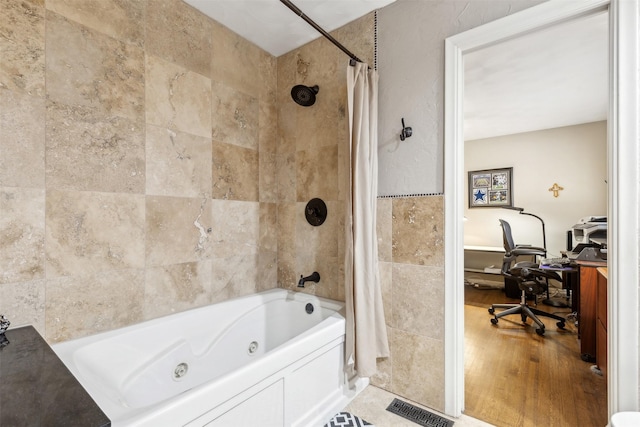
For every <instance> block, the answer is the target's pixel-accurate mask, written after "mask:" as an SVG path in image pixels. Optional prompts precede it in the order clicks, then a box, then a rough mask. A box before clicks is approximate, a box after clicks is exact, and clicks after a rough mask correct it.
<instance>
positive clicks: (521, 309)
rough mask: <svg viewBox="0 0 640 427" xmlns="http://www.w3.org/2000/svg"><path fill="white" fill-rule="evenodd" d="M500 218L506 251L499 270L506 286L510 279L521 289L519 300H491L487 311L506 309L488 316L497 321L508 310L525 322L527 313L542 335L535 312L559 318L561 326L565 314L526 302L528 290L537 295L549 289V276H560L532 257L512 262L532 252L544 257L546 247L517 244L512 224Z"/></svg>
mask: <svg viewBox="0 0 640 427" xmlns="http://www.w3.org/2000/svg"><path fill="white" fill-rule="evenodd" d="M499 221H500V226H501V227H502V242H503V245H504V252H505V254H504V258H503V259H502V268H501V270H500V274H502V276H504V278H505V287H506V286H507V283H508V282H509V281H513V282H515V283H516V284H517V286H518V289H520V303H519V304H493V305H492V306H491V307H490V308H489V313H490V314H494V312H495V309H496V308H504V309H506V310H505V311H503V312H501V313H499V314H497V315H495V316H494V318H493V319H491V323H493V324H494V325H496V324H497V323H498V319H499V318H500V317H503V316H508V315H510V314H520V315H521V318H522V322H523V323H524V322H526V320H527V317H530V318H531V319H533V321H534V322H535V323H536V324H537V325H538V328H537V329H536V333H537V334H538V335H544V323H542V321H540V319H538V317H537V316H536V315H538V316H544V317H550V318H553V319H556V320H558V321H559V322H558V323H557V325H558V327H559V328H560V329H563V328H564V323H565V319H564V318H562V317H560V316H556V315H555V314H550V313H547V312H544V311H540V310H538V309H536V308H533V307H530V306H528V305H527V294H528V295H533V296H534V298H536V297H537V296H538V295H540V294H543V293H544V292H548V290H549V279H555V280H560V281H561V280H562V278H561V277H560V276H559V275H558V273H556V272H555V271H548V270H543V269H540V268H539V266H538V264H537V263H536V262H531V261H521V262H518V263H516V264H515V265H513V266H512V264H513V263H514V262H515V261H516V260H517V258H518V257H519V256H532V257H534V259H535V258H536V257H546V256H547V250H546V249H545V248H541V247H537V246H528V245H516V244H515V243H514V241H513V236H512V235H511V225H509V223H508V222H507V221H505V220H503V219H500V220H499Z"/></svg>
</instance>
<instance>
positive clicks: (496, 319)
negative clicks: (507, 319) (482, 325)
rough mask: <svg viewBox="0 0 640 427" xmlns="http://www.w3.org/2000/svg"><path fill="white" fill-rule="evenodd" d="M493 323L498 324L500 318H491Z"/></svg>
mask: <svg viewBox="0 0 640 427" xmlns="http://www.w3.org/2000/svg"><path fill="white" fill-rule="evenodd" d="M491 324H492V325H497V324H498V318H497V317H494V318H493V319H491Z"/></svg>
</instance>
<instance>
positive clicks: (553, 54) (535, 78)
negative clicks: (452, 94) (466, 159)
mask: <svg viewBox="0 0 640 427" xmlns="http://www.w3.org/2000/svg"><path fill="white" fill-rule="evenodd" d="M608 37H609V36H608V13H607V12H606V11H605V12H602V13H598V14H596V15H590V16H586V17H582V18H578V19H575V20H572V21H569V22H565V23H562V24H559V25H556V26H553V27H550V28H547V29H544V30H540V31H537V32H534V33H530V34H528V35H525V36H522V37H519V38H517V39H513V40H509V41H506V42H503V43H500V44H497V45H495V46H492V47H489V48H485V49H482V50H479V51H477V52H472V53H469V54H466V55H465V56H464V61H465V94H464V99H465V101H464V102H465V104H464V108H465V112H464V117H465V129H464V132H465V140H475V139H481V138H488V137H493V136H500V135H510V134H514V133H521V132H530V131H535V130H541V129H549V128H556V127H562V126H571V125H576V124H581V123H588V122H595V121H601V120H606V119H607V111H608V87H609V86H608V66H609V65H608V64H609V61H608V44H609V43H608Z"/></svg>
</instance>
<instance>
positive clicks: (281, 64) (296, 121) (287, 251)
mask: <svg viewBox="0 0 640 427" xmlns="http://www.w3.org/2000/svg"><path fill="white" fill-rule="evenodd" d="M332 35H333V36H334V37H335V38H336V39H338V40H342V41H343V43H344V44H345V45H346V46H347V47H348V49H349V50H351V51H352V52H353V53H354V54H355V55H357V56H358V57H360V58H362V59H363V60H364V61H365V62H368V63H369V64H373V57H374V49H373V40H374V15H373V13H371V14H369V15H367V16H364V17H363V18H360V19H359V20H357V21H354V22H352V23H350V24H348V25H347V26H345V27H343V28H340V29H338V30H336V31H335V32H333V33H332ZM348 63H349V57H348V56H346V55H345V54H344V53H343V52H342V51H340V50H339V49H338V48H336V47H335V46H334V45H333V44H331V43H330V42H328V41H327V40H326V39H324V38H320V39H317V40H315V41H313V42H311V43H308V44H307V45H305V46H302V47H301V48H299V49H296V50H294V51H291V52H289V53H287V54H285V55H283V56H281V57H279V58H278V90H277V101H278V102H277V105H278V136H277V142H278V144H277V149H276V155H275V162H274V163H275V169H276V181H277V189H278V194H277V202H278V285H279V286H280V287H283V288H287V289H299V288H296V286H297V282H298V280H299V278H300V275H305V276H306V275H309V274H311V273H313V272H314V271H317V272H319V273H320V277H321V279H320V282H319V283H318V284H314V283H307V285H306V287H305V288H304V289H301V291H302V292H309V293H313V294H316V295H319V296H324V297H328V298H333V299H338V300H344V266H343V264H344V239H345V236H344V217H345V216H344V215H345V213H344V201H345V198H344V194H345V191H344V186H345V185H347V180H348V169H347V168H348V157H347V152H348V151H347V150H348V122H347V87H346V73H347V70H346V68H347V67H348ZM297 84H303V85H306V86H314V85H318V86H319V88H320V89H319V92H318V94H317V96H316V102H315V104H314V105H312V106H310V107H302V106H300V105H298V104H296V103H295V102H294V101H293V100H292V99H291V89H292V88H293V86H295V85H297ZM316 197H317V198H321V199H322V200H324V202H325V203H326V204H327V211H328V216H327V220H326V222H325V223H324V224H322V225H321V226H319V227H314V226H312V225H310V224H309V223H308V222H307V221H306V219H305V215H304V211H305V206H306V204H307V202H308V201H309V200H311V199H313V198H316Z"/></svg>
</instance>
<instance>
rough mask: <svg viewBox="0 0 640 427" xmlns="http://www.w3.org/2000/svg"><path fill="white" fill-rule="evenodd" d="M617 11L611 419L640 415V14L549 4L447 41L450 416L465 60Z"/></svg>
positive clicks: (586, 3)
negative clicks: (588, 17) (507, 43)
mask: <svg viewBox="0 0 640 427" xmlns="http://www.w3.org/2000/svg"><path fill="white" fill-rule="evenodd" d="M607 8H608V10H609V24H610V26H609V34H610V37H609V47H610V53H609V70H610V73H609V74H610V75H609V117H608V125H607V129H608V131H607V132H608V135H607V138H608V143H607V154H608V160H607V162H608V165H607V166H608V172H607V175H608V200H607V215H608V218H609V223H608V238H609V242H608V248H609V253H608V267H609V272H608V277H609V284H610V285H609V287H608V325H609V327H608V343H607V344H608V346H607V348H608V368H607V369H608V376H609V381H608V411H609V417H611V415H612V414H613V413H615V412H620V411H638V410H639V409H640V408H639V404H640V400H639V396H640V392H639V385H640V377H639V362H638V360H640V359H639V351H638V341H639V340H638V339H639V333H640V329H639V317H638V312H639V311H640V310H639V307H638V305H639V301H638V295H639V292H638V286H639V284H640V280H639V277H640V276H639V267H640V266H639V264H640V262H639V244H638V236H640V224H639V218H640V215H639V213H640V209H639V207H638V204H639V202H640V201H639V200H638V199H639V196H638V195H639V194H640V175H639V164H640V163H639V156H638V154H639V153H640V150H639V146H640V123H639V120H640V119H639V117H640V107H639V105H638V104H639V101H638V100H639V95H640V82H639V81H638V79H639V74H640V71H639V70H640V64H639V62H640V60H639V53H638V51H639V49H640V42H639V41H638V36H639V28H640V6H639V5H638V2H636V1H628V0H611V1H609V0H581V1H580V2H561V1H549V2H546V3H542V4H540V5H537V6H534V7H531V8H529V9H525V10H523V11H521V12H519V13H516V14H513V15H510V16H507V17H504V18H501V19H498V20H496V21H493V22H489V23H487V24H485V25H482V26H480V27H476V28H474V29H471V30H468V31H465V32H463V33H460V34H457V35H454V36H452V37H449V38H447V39H446V40H445V99H444V102H445V115H444V172H445V173H444V194H445V197H444V199H445V200H444V202H445V203H444V205H445V206H444V207H445V209H444V211H445V212H444V213H445V242H446V245H445V390H444V391H445V413H446V414H447V415H451V416H454V417H459V416H460V415H461V414H462V411H463V410H464V289H463V288H464V287H463V286H462V283H463V282H464V274H463V266H464V243H463V238H464V227H463V216H464V200H465V197H464V182H465V179H466V178H465V173H464V131H463V124H464V113H463V111H464V105H463V104H464V54H465V53H470V52H473V51H475V50H478V49H481V48H483V47H487V46H491V45H494V44H497V43H499V42H501V41H504V40H508V39H510V38H514V37H518V36H519V35H522V34H526V33H528V32H531V31H535V30H537V29H540V28H544V27H546V26H550V25H554V24H558V23H561V22H563V21H566V20H570V19H573V18H576V17H580V16H583V15H587V14H591V13H595V12H598V11H602V10H606V9H607Z"/></svg>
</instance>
